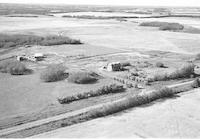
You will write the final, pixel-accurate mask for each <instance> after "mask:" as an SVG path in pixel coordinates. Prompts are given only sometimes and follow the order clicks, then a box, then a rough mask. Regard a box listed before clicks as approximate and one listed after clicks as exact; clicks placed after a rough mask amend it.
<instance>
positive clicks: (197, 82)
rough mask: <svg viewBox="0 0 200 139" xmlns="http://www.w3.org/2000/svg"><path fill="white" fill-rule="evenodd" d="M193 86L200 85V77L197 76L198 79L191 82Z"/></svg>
mask: <svg viewBox="0 0 200 139" xmlns="http://www.w3.org/2000/svg"><path fill="white" fill-rule="evenodd" d="M191 86H192V87H193V88H198V87H200V81H199V78H196V79H195V80H194V81H193V83H192V84H191Z"/></svg>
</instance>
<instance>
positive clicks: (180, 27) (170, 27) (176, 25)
mask: <svg viewBox="0 0 200 139" xmlns="http://www.w3.org/2000/svg"><path fill="white" fill-rule="evenodd" d="M183 29H184V26H183V25H181V24H179V23H168V24H165V25H162V26H160V28H159V30H169V31H178V30H183Z"/></svg>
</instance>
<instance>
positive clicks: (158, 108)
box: [33, 89, 200, 138]
mask: <svg viewBox="0 0 200 139" xmlns="http://www.w3.org/2000/svg"><path fill="white" fill-rule="evenodd" d="M199 100H200V89H196V90H193V91H189V92H185V93H183V94H181V95H180V97H177V98H174V99H167V100H162V101H159V102H158V101H157V102H155V103H154V104H149V105H146V106H142V107H138V108H133V109H131V110H128V111H125V112H122V113H118V114H116V115H112V116H108V117H105V118H99V119H95V120H92V121H88V122H85V123H80V124H76V125H73V126H69V127H65V128H61V129H58V130H54V131H51V132H47V133H43V134H40V135H37V136H33V137H39V138H42V137H45V138H49V137H55V138H57V137H74V138H77V137H81V138H82V137H137V138H146V137H169V138H171V137H176V138H188V137H196V138H197V137H200V107H198V106H199V104H200V101H199Z"/></svg>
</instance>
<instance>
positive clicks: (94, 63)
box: [0, 5, 200, 137]
mask: <svg viewBox="0 0 200 139" xmlns="http://www.w3.org/2000/svg"><path fill="white" fill-rule="evenodd" d="M1 6H2V5H0V7H1ZM61 7H62V6H58V7H57V8H58V9H60V10H64V9H65V8H61ZM37 8H38V7H37ZM37 8H32V9H37ZM40 8H41V7H40ZM40 8H39V9H40ZM19 9H20V8H19ZM19 9H17V7H16V9H15V10H16V12H15V14H13V13H9V12H8V11H7V12H6V10H5V9H4V10H5V11H4V12H5V13H7V14H5V13H4V14H3V15H2V13H1V15H2V16H0V26H1V28H0V34H3V35H5V34H6V35H8V36H11V38H12V36H19V38H18V39H19V40H20V39H21V37H20V35H21V36H40V37H41V38H46V37H48V36H54V38H56V39H57V38H59V37H61V38H62V39H58V44H54V43H50V44H53V45H50V44H49V43H48V44H47V45H44V43H19V44H18V45H14V46H17V47H2V48H0V65H1V63H3V62H6V61H8V60H17V57H18V56H24V55H27V56H33V55H34V54H38V53H39V54H43V55H44V58H43V59H42V60H40V61H29V60H24V61H21V63H23V64H24V65H25V66H26V67H27V68H28V69H31V70H32V71H33V72H32V73H31V74H27V75H11V74H9V73H0V90H1V91H0V129H5V128H9V127H13V126H16V125H21V124H24V123H28V122H32V121H36V120H40V119H45V118H48V117H52V116H55V115H59V114H63V113H68V112H73V111H76V110H80V109H83V108H87V107H90V106H93V105H96V104H102V103H105V102H110V101H114V100H117V99H120V98H124V97H127V96H133V95H136V94H142V93H144V92H145V91H149V90H157V89H159V88H161V87H163V86H170V85H175V84H180V83H184V82H189V81H193V80H194V79H195V78H198V76H199V73H200V70H199V66H200V61H199V60H198V59H195V58H196V55H197V54H199V53H200V47H199V45H200V35H199V33H200V32H198V30H199V29H200V22H199V18H194V17H193V18H191V17H163V18H161V17H159V18H155V15H154V14H153V13H147V11H149V10H147V9H146V10H143V12H144V13H141V12H138V11H137V12H136V11H132V12H131V8H130V7H129V8H128V10H129V12H125V9H126V8H118V11H115V10H116V9H112V8H111V9H110V10H112V12H109V11H101V8H99V7H98V8H95V9H92V10H91V9H85V8H83V7H82V8H80V10H81V12H80V11H79V12H77V9H76V8H74V9H73V8H72V9H73V10H72V11H65V10H64V11H63V12H55V13H54V12H52V11H49V10H47V9H45V8H42V10H41V9H40V10H41V11H40V13H36V11H34V10H33V11H32V12H31V11H30V10H28V11H30V13H27V14H23V13H22V12H20V11H18V10H19ZM108 9H109V7H108ZM151 10H152V11H153V9H151ZM151 10H150V11H151ZM154 10H155V9H154ZM160 10H161V9H160ZM179 10H180V9H179ZM179 10H177V9H175V10H174V11H173V10H172V11H171V12H172V13H173V12H174V13H176V14H177V13H178V11H179ZM2 11H3V10H2ZM141 11H142V9H141ZM68 12H70V13H68ZM73 12H74V13H73ZM94 13H95V14H94ZM49 14H51V15H52V16H49ZM66 14H67V15H70V16H72V17H62V16H63V15H66ZM88 14H89V15H90V16H95V17H98V16H106V17H109V16H110V17H111V18H110V19H98V18H95V19H87V18H78V17H73V16H77V15H78V16H88ZM35 15H36V16H35ZM121 16H123V17H124V16H125V17H126V18H124V20H122V19H121V20H119V18H121ZM130 16H131V17H130ZM132 16H141V17H144V18H132ZM146 16H148V18H145V17H146ZM151 17H152V18H151ZM150 21H157V22H169V23H179V24H181V25H184V31H171V30H170V31H167V30H165V31H162V30H159V29H158V28H156V27H144V26H140V23H142V22H150ZM19 34H20V35H19ZM3 35H2V36H3ZM55 36H56V37H55ZM6 38H8V37H6ZM66 38H70V39H71V38H72V39H75V40H80V42H81V43H79V44H76V45H75V44H73V43H69V44H68V43H60V42H63V39H66ZM0 41H1V39H0ZM48 41H50V40H48ZM28 42H32V41H28ZM118 61H119V62H120V63H128V65H127V66H124V67H123V68H124V69H123V70H121V71H116V72H113V71H108V70H106V69H105V68H104V67H106V66H108V64H109V63H112V62H118ZM157 63H161V65H162V66H158V65H159V64H157ZM191 63H193V64H194V65H195V68H194V73H191V74H190V75H189V76H187V77H186V76H184V77H183V78H182V77H180V78H173V79H167V80H159V81H157V80H153V79H154V77H155V76H157V75H161V74H162V75H164V74H168V75H171V74H173V73H175V72H177V71H181V68H182V67H183V65H185V66H187V65H189V64H191ZM52 64H61V65H63V66H65V67H66V69H65V71H63V72H65V73H66V74H69V75H70V74H72V73H74V72H80V71H82V72H83V71H84V72H89V73H93V74H95V76H96V75H98V80H97V81H96V82H94V83H87V84H76V83H73V82H70V81H68V78H67V77H66V78H64V79H62V80H59V81H56V82H44V81H43V80H41V73H42V72H43V71H44V70H45V68H46V67H48V66H49V65H52ZM0 70H1V66H0ZM136 74H137V75H136ZM133 78H134V79H133ZM149 79H151V81H149ZM113 83H114V84H118V85H123V86H124V87H125V89H126V90H125V91H124V92H120V93H116V94H107V95H102V96H97V97H90V96H89V97H88V98H87V99H81V100H78V101H74V102H72V103H69V104H60V103H59V101H58V98H65V97H69V96H76V95H77V94H82V93H85V92H90V91H94V90H97V89H99V88H101V87H102V86H106V85H109V84H113ZM190 89H191V88H190ZM183 90H184V89H183ZM186 90H187V89H186ZM183 94H184V93H183ZM197 96H198V94H197ZM180 97H181V98H182V95H180ZM193 97H194V98H195V96H191V100H192V99H194V98H193ZM184 98H185V96H184ZM184 98H183V99H184ZM170 101H171V100H170ZM175 101H176V98H175V100H173V102H174V103H175ZM178 101H179V100H178ZM180 101H184V100H182V99H181V100H180ZM186 101H187V100H186ZM179 103H181V102H179ZM195 103H197V102H196V101H195ZM155 105H156V104H155ZM158 105H159V104H158ZM162 105H166V106H163V107H164V108H166V107H168V105H167V104H162ZM192 106H193V105H192ZM192 106H190V107H192ZM150 107H151V106H150ZM153 107H155V110H152V109H154V108H145V109H151V110H152V111H153V112H155V113H158V114H159V113H160V112H159V109H164V108H158V107H156V106H153ZM177 107H179V106H177ZM181 108H182V109H184V110H186V111H188V109H189V108H187V107H186V108H185V107H181ZM140 109H142V108H140ZM178 110H180V109H178ZM131 111H133V112H130V115H131V116H132V115H133V114H132V113H134V114H135V113H136V112H134V110H131ZM138 113H139V114H141V113H142V114H143V113H145V112H144V111H142V112H140V111H139V112H138ZM139 114H138V115H139ZM142 114H141V115H142ZM170 114H171V112H170ZM176 114H178V113H176ZM176 114H175V115H176ZM127 115H128V116H127ZM127 115H124V117H129V114H127ZM151 116H152V115H151ZM193 116H195V117H196V116H197V115H196V114H194V115H193ZM118 117H119V115H118ZM138 117H139V116H138ZM196 118H197V119H198V118H199V117H196ZM108 119H109V118H108ZM124 119H126V118H124ZM138 119H139V120H144V119H145V118H144V119H142V118H141V119H140V118H138ZM106 120H107V119H106ZM130 120H131V121H132V122H133V124H134V123H135V124H138V123H137V118H136V119H130ZM116 121H118V120H116ZM98 122H99V121H97V123H98ZM150 122H152V121H150ZM164 122H166V121H164ZM197 122H199V120H198V121H197ZM144 124H148V123H144ZM150 124H152V123H150ZM116 125H117V124H116ZM119 125H120V126H121V125H123V124H121V123H119ZM119 125H117V126H119ZM184 126H185V125H184ZM77 128H79V127H77ZM135 128H136V127H134V129H135ZM148 128H150V127H149V126H148ZM163 128H164V127H163ZM197 128H198V131H199V127H197ZM99 129H101V127H99ZM68 130H69V132H71V130H70V129H66V131H68ZM72 130H73V127H72ZM152 130H157V129H156V128H154V129H152ZM83 132H84V131H83ZM126 132H129V131H126ZM137 132H140V131H139V129H138V131H137ZM152 133H154V132H153V131H152ZM195 133H197V130H195V131H194V133H191V136H193V135H194V134H195ZM80 134H81V133H80ZM188 134H189V133H188ZM77 135H78V134H77ZM165 135H166V136H167V137H171V136H168V135H169V134H167V133H166V134H165ZM46 136H48V135H46ZM71 136H72V137H74V135H73V133H72V134H70V135H69V137H71ZM89 136H90V135H89ZM113 136H115V135H113ZM113 136H112V135H111V137H113ZM145 136H146V135H145ZM65 137H66V136H65ZM67 137H68V136H67ZM86 137H88V136H86ZM146 137H161V134H160V133H158V134H156V133H155V134H154V135H153V136H150V134H147V136H146ZM175 137H177V136H175ZM184 137H188V136H184Z"/></svg>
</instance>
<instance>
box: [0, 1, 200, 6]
mask: <svg viewBox="0 0 200 139" xmlns="http://www.w3.org/2000/svg"><path fill="white" fill-rule="evenodd" d="M0 3H26V4H85V5H87V4H89V5H117V6H118V5H130V6H132V5H133V6H186V7H187V6H190V7H191V6H195V7H200V0H0Z"/></svg>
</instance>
